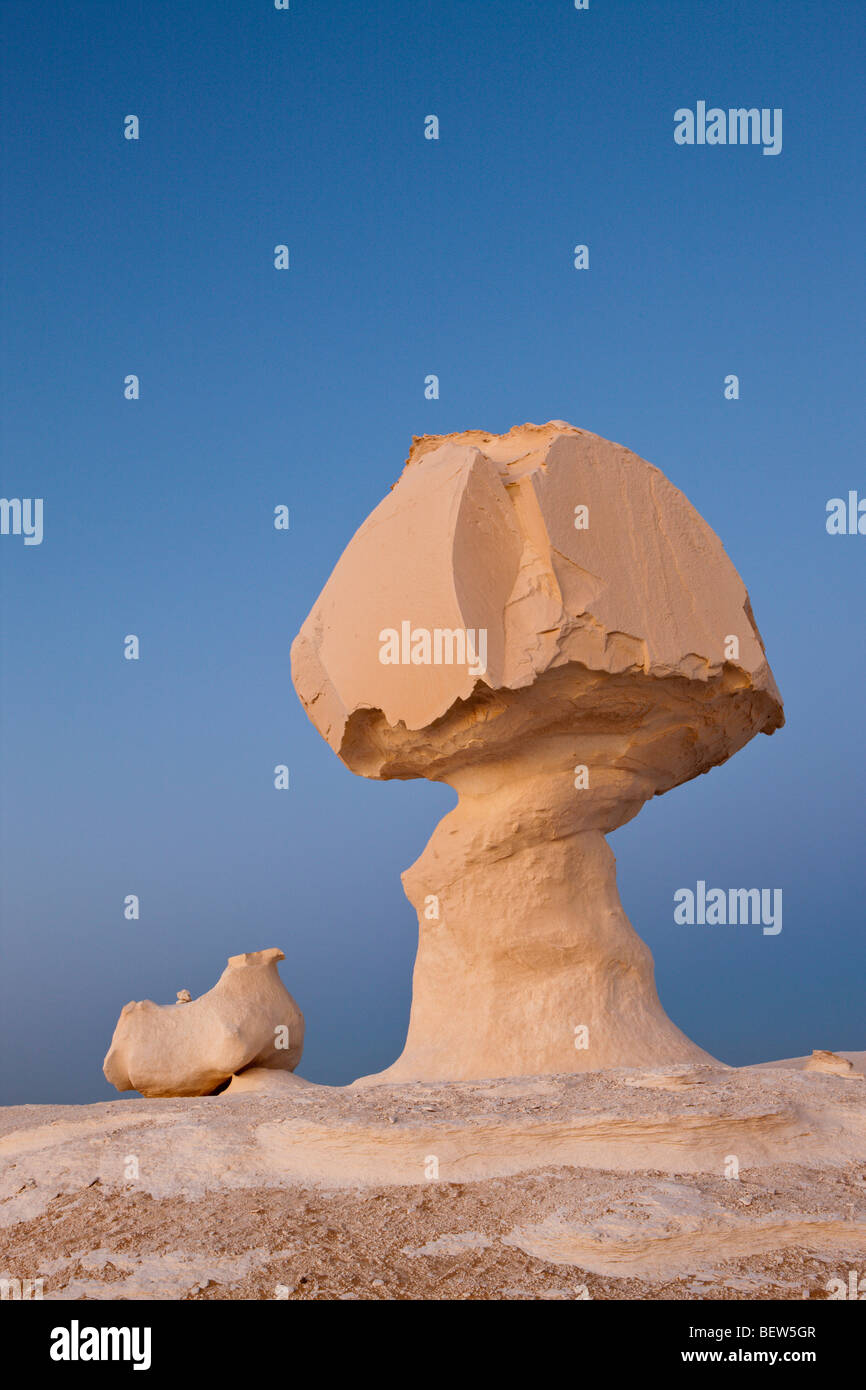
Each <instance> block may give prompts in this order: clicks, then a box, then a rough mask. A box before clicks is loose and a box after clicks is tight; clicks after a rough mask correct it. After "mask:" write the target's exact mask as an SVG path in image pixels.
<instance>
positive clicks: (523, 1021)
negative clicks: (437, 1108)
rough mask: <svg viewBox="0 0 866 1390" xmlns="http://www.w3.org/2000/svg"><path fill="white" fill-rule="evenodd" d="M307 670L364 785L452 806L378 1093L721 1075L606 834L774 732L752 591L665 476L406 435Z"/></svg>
mask: <svg viewBox="0 0 866 1390" xmlns="http://www.w3.org/2000/svg"><path fill="white" fill-rule="evenodd" d="M292 675H293V679H294V682H295V687H296V689H297V691H298V694H299V696H300V698H301V701H302V703H303V705H304V707H305V709H306V710H307V713H308V715H309V716H310V718H311V720H312V721H313V723H314V724H315V725H316V727H317V729H318V730H319V732H320V733H321V734H322V735H323V736H324V737H325V738H326V739H327V740H328V742H329V743H330V745H331V747H332V748H333V749H334V750H335V751H336V752H337V753H338V754H339V756H340V757H341V758H342V759H343V761H344V762H345V763H346V764H347V766H348V767H350V768H351V769H352V771H354V772H358V773H361V774H362V775H364V776H367V777H377V778H410V777H427V778H430V779H431V780H434V781H442V782H447V783H448V784H449V785H450V786H452V787H453V788H455V789H456V791H457V793H458V796H459V801H458V804H457V806H456V808H455V809H454V810H453V811H452V812H450V814H449V815H447V816H445V818H444V820H443V821H442V822H441V824H440V825H439V826H438V828H437V829H436V831H435V832H434V834H433V836H432V838H431V840H430V842H429V844H428V845H427V848H426V849H425V851H424V853H423V854H422V855H421V857H420V858H419V859H418V860H417V862H416V863H415V864H414V865H413V866H412V867H411V868H410V869H409V870H407V871H406V873H405V874H404V875H403V884H404V887H405V889H406V893H407V895H408V897H409V898H410V900H411V901H412V903H413V905H414V906H415V908H416V910H417V912H418V920H419V925H420V940H419V947H418V955H417V959H416V964H415V974H414V983H413V999H412V1014H411V1020H410V1025H409V1033H408V1038H407V1041H406V1047H405V1050H404V1052H403V1054H402V1056H401V1057H400V1058H399V1060H398V1061H397V1062H396V1063H395V1064H394V1065H393V1066H392V1067H390V1068H389V1069H388V1071H386V1072H384V1073H382V1074H381V1076H380V1077H378V1078H371V1079H374V1080H388V1081H403V1080H410V1079H429V1080H448V1079H471V1078H477V1077H501V1076H508V1075H521V1074H522V1075H528V1074H537V1073H543V1072H566V1071H582V1070H590V1069H595V1068H599V1067H611V1066H646V1065H661V1064H665V1065H668V1064H671V1063H680V1062H700V1061H707V1060H710V1059H708V1057H707V1054H706V1053H704V1052H703V1051H702V1050H701V1049H700V1048H699V1047H697V1046H696V1045H695V1044H693V1043H692V1042H690V1041H689V1039H688V1038H686V1037H685V1036H684V1035H683V1034H682V1033H681V1032H680V1030H679V1029H678V1028H676V1027H675V1025H674V1024H673V1023H672V1022H671V1021H670V1019H669V1018H668V1017H667V1015H666V1014H665V1012H664V1010H663V1009H662V1007H661V1004H660V1002H659V999H658V995H657V993H656V987H655V983H654V977H653V964H652V957H651V955H650V952H649V950H648V949H647V947H646V946H645V945H644V944H643V942H642V941H641V940H640V939H639V938H638V937H637V935H636V934H635V932H634V931H633V929H632V927H631V925H630V923H629V922H628V919H627V918H626V916H625V913H624V912H623V910H622V906H621V904H620V901H619V896H618V894H617V889H616V873H615V860H614V856H613V854H612V852H611V850H610V849H609V848H608V845H607V843H606V841H605V838H604V836H605V834H606V833H607V832H609V831H611V830H614V829H615V828H616V827H617V826H620V825H622V824H624V823H625V822H626V821H628V820H630V819H631V818H632V817H633V816H634V815H636V814H637V812H638V811H639V810H640V808H641V807H642V806H643V804H644V802H645V801H647V800H648V799H649V798H650V797H652V796H656V795H658V794H660V793H661V792H665V791H668V790H669V789H670V788H672V787H675V786H677V785H678V784H679V783H681V782H685V781H688V780H689V779H690V778H692V777H696V776H697V775H698V774H699V773H702V772H706V771H708V769H709V768H711V767H714V766H716V765H717V764H719V763H722V762H724V761H725V759H726V758H729V757H730V756H731V754H732V753H735V752H737V750H738V749H740V748H742V747H743V745H744V744H745V743H747V742H748V741H749V739H751V738H752V737H753V736H754V735H755V734H756V733H758V732H763V733H767V734H771V733H772V732H773V731H774V730H775V729H777V728H779V727H780V726H781V725H782V724H783V722H784V719H783V715H782V705H781V699H780V696H779V693H778V690H777V689H776V685H775V682H774V680H773V676H772V673H771V671H770V668H769V665H768V664H767V659H766V656H765V653H764V646H763V643H762V641H761V637H760V634H759V632H758V629H757V627H756V625H755V621H754V618H753V616H752V610H751V606H750V603H749V598H748V594H747V593H746V590H745V588H744V586H743V583H742V581H741V580H740V578H739V575H738V574H737V572H736V570H735V569H734V567H733V565H732V564H731V561H730V560H729V559H728V556H727V555H726V554H725V551H724V550H723V548H722V545H721V542H720V541H719V539H718V537H717V536H716V535H715V534H714V532H713V531H712V530H711V529H710V527H709V526H708V525H707V524H706V522H704V521H703V520H702V519H701V517H700V516H699V515H698V513H697V512H696V511H695V509H694V508H693V507H692V506H691V504H690V503H689V502H688V501H687V500H686V498H685V497H684V496H683V495H682V493H681V492H679V491H678V490H677V489H676V488H675V487H673V486H672V484H671V483H669V482H668V481H667V479H666V478H665V477H664V476H663V474H662V473H660V472H659V470H658V469H657V468H654V467H653V466H652V465H650V464H648V463H646V462H645V461H644V460H643V459H640V458H638V457H637V456H636V455H635V454H632V453H630V452H629V450H627V449H624V448H622V447H621V446H620V445H617V444H612V443H609V442H608V441H607V440H604V439H601V438H599V437H598V436H597V435H593V434H589V433H587V432H586V431H583V430H578V429H575V428H573V427H572V426H570V425H567V424H563V423H562V422H561V421H552V422H551V423H549V424H547V425H542V426H537V425H524V426H518V427H515V428H514V429H513V430H511V431H510V432H509V433H508V434H505V435H491V434H484V433H482V432H481V431H477V430H473V431H469V432H467V433H465V434H456V435H447V436H441V437H439V436H424V437H422V438H416V439H415V440H414V442H413V446H412V450H411V453H410V455H409V459H408V460H407V463H406V467H405V469H404V471H403V474H402V476H401V477H400V479H399V481H398V482H397V483H396V484H395V485H394V487H393V488H392V490H391V492H390V493H389V495H388V496H387V497H386V498H385V499H384V501H383V502H381V503H380V505H379V506H378V507H377V508H376V509H375V511H374V512H373V513H372V514H371V516H370V517H369V518H368V519H367V521H365V522H364V524H363V525H362V526H361V528H360V530H359V531H358V532H357V533H356V535H355V536H354V537H353V539H352V541H351V542H350V544H349V546H348V547H347V549H346V550H345V551H344V553H343V555H342V557H341V558H340V560H339V562H338V564H337V566H336V568H335V570H334V572H333V574H332V575H331V577H330V579H329V580H328V582H327V584H326V585H325V588H324V590H323V591H322V594H321V595H320V597H319V599H318V601H317V602H316V604H315V606H314V608H313V610H312V612H311V613H310V615H309V617H308V618H307V620H306V622H305V623H304V625H303V627H302V629H301V632H300V633H299V635H298V637H297V638H296V639H295V642H294V644H293V647H292Z"/></svg>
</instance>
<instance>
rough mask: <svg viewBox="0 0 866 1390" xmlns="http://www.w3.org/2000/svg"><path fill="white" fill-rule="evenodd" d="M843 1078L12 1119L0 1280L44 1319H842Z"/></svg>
mask: <svg viewBox="0 0 866 1390" xmlns="http://www.w3.org/2000/svg"><path fill="white" fill-rule="evenodd" d="M842 1055H844V1056H847V1057H848V1058H849V1059H850V1060H851V1061H852V1062H853V1064H854V1067H855V1071H856V1074H854V1075H850V1076H848V1077H842V1076H834V1075H831V1074H822V1073H816V1072H810V1071H806V1070H804V1069H803V1062H804V1060H805V1059H793V1060H789V1061H786V1062H781V1063H774V1064H769V1065H765V1066H760V1067H749V1068H740V1069H729V1068H724V1067H721V1066H718V1065H716V1066H709V1065H707V1066H705V1065H696V1066H688V1065H678V1066H673V1067H666V1068H654V1069H648V1068H618V1069H615V1070H611V1071H602V1072H583V1073H579V1074H573V1075H561V1076H543V1077H535V1078H532V1077H530V1078H521V1077H517V1078H514V1077H511V1078H508V1079H507V1080H502V1081H483V1082H459V1083H450V1084H439V1083H429V1082H414V1083H406V1084H391V1085H387V1084H383V1085H379V1086H363V1087H358V1086H354V1087H345V1088H338V1087H323V1086H314V1085H311V1084H309V1083H304V1082H303V1081H301V1080H300V1078H297V1077H293V1076H292V1075H291V1074H290V1073H276V1072H271V1073H262V1072H258V1071H256V1072H251V1073H250V1072H248V1073H246V1074H245V1076H244V1079H243V1082H242V1083H238V1082H235V1083H233V1085H232V1087H231V1088H230V1090H229V1091H227V1092H224V1093H223V1094H222V1095H219V1096H213V1097H197V1098H194V1099H171V1100H153V1099H151V1100H145V1099H130V1100H117V1101H110V1102H107V1103H105V1104H95V1105H83V1106H68V1105H66V1106H53V1105H49V1106H12V1107H7V1108H5V1109H3V1110H0V1275H2V1276H7V1277H18V1278H36V1277H42V1278H43V1279H44V1281H45V1282H44V1296H45V1297H46V1298H49V1299H51V1298H56V1299H92V1298H99V1299H106V1298H107V1299H112V1298H123V1299H129V1298H133V1299H148V1298H208V1299H210V1298H217V1299H220V1298H222V1299H232V1298H274V1297H277V1296H283V1297H290V1298H350V1297H358V1298H394V1297H396V1298H451V1297H453V1298H573V1297H577V1296H581V1295H584V1296H589V1297H592V1298H637V1297H640V1298H647V1297H649V1298H691V1299H694V1298H740V1297H747V1298H795V1299H802V1298H812V1297H814V1298H823V1297H827V1296H828V1294H827V1284H828V1282H829V1281H830V1280H831V1279H833V1278H841V1279H843V1280H846V1281H847V1278H848V1272H849V1270H851V1269H855V1270H857V1271H858V1272H859V1273H861V1274H863V1273H866V1074H864V1073H866V1053H863V1052H848V1053H843V1054H842ZM257 1085H261V1086H262V1087H263V1089H251V1088H254V1087H256V1086H257ZM133 1160H134V1163H135V1164H137V1171H138V1173H139V1177H138V1178H137V1179H132V1178H131V1177H130V1176H128V1175H129V1173H130V1172H131V1171H132V1169H131V1166H130V1165H131V1163H132V1162H133ZM434 1160H435V1161H434ZM734 1161H735V1162H736V1164H737V1165H738V1168H739V1177H738V1178H731V1177H727V1176H726V1172H730V1171H732V1164H733V1162H734ZM437 1173H438V1176H435V1175H436V1174H437Z"/></svg>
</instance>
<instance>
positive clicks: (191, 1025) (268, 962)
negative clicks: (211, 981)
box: [103, 948, 304, 1096]
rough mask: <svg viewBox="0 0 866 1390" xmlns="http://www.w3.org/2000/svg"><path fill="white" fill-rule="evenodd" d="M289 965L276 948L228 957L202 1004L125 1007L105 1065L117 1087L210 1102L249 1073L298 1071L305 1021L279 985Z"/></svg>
mask: <svg viewBox="0 0 866 1390" xmlns="http://www.w3.org/2000/svg"><path fill="white" fill-rule="evenodd" d="M284 959H285V956H284V955H283V952H282V951H280V950H277V949H275V948H274V949H271V950H268V951H251V952H249V953H247V954H246V955H242V956H231V957H230V958H229V962H228V965H227V966H226V968H225V970H224V971H223V973H222V975H221V976H220V978H219V979H218V981H217V983H216V984H215V985H214V987H213V989H211V990H208V992H207V994H203V995H202V996H201V997H200V998H199V999H194V1000H192V1001H191V1002H185V1001H179V1002H180V1003H181V1007H178V1004H177V1003H175V1004H162V1005H161V1004H154V1003H153V1002H152V1000H150V999H145V1000H142V1001H141V1002H139V1003H129V1004H127V1005H125V1007H124V1009H123V1012H122V1013H121V1015H120V1018H119V1020H118V1023H117V1027H116V1028H115V1030H114V1037H113V1038H112V1040H111V1047H110V1048H109V1050H108V1055H107V1056H106V1058H105V1062H104V1063H103V1071H104V1072H105V1075H106V1077H107V1078H108V1080H109V1081H110V1082H111V1084H112V1086H116V1087H117V1089H118V1091H140V1092H141V1093H142V1095H145V1096H206V1095H210V1094H212V1093H213V1092H214V1091H216V1090H217V1089H218V1088H219V1087H220V1086H223V1085H224V1084H225V1083H226V1082H227V1081H228V1080H229V1079H230V1078H231V1077H232V1076H234V1075H235V1073H237V1072H241V1071H243V1069H244V1068H246V1067H256V1068H260V1067H263V1068H271V1069H278V1070H285V1071H294V1069H295V1067H296V1066H297V1065H298V1062H299V1061H300V1059H301V1053H302V1051H303V1046H304V1016H303V1014H302V1013H301V1011H300V1009H299V1008H298V1006H297V1004H296V1003H295V1001H294V999H293V998H292V996H291V995H290V994H289V992H288V990H287V989H286V987H285V985H284V984H283V982H282V980H281V979H280V975H279V971H278V970H277V962H278V961H281V960H284ZM181 993H187V991H185V990H184V991H181ZM257 1075H258V1073H257Z"/></svg>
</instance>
